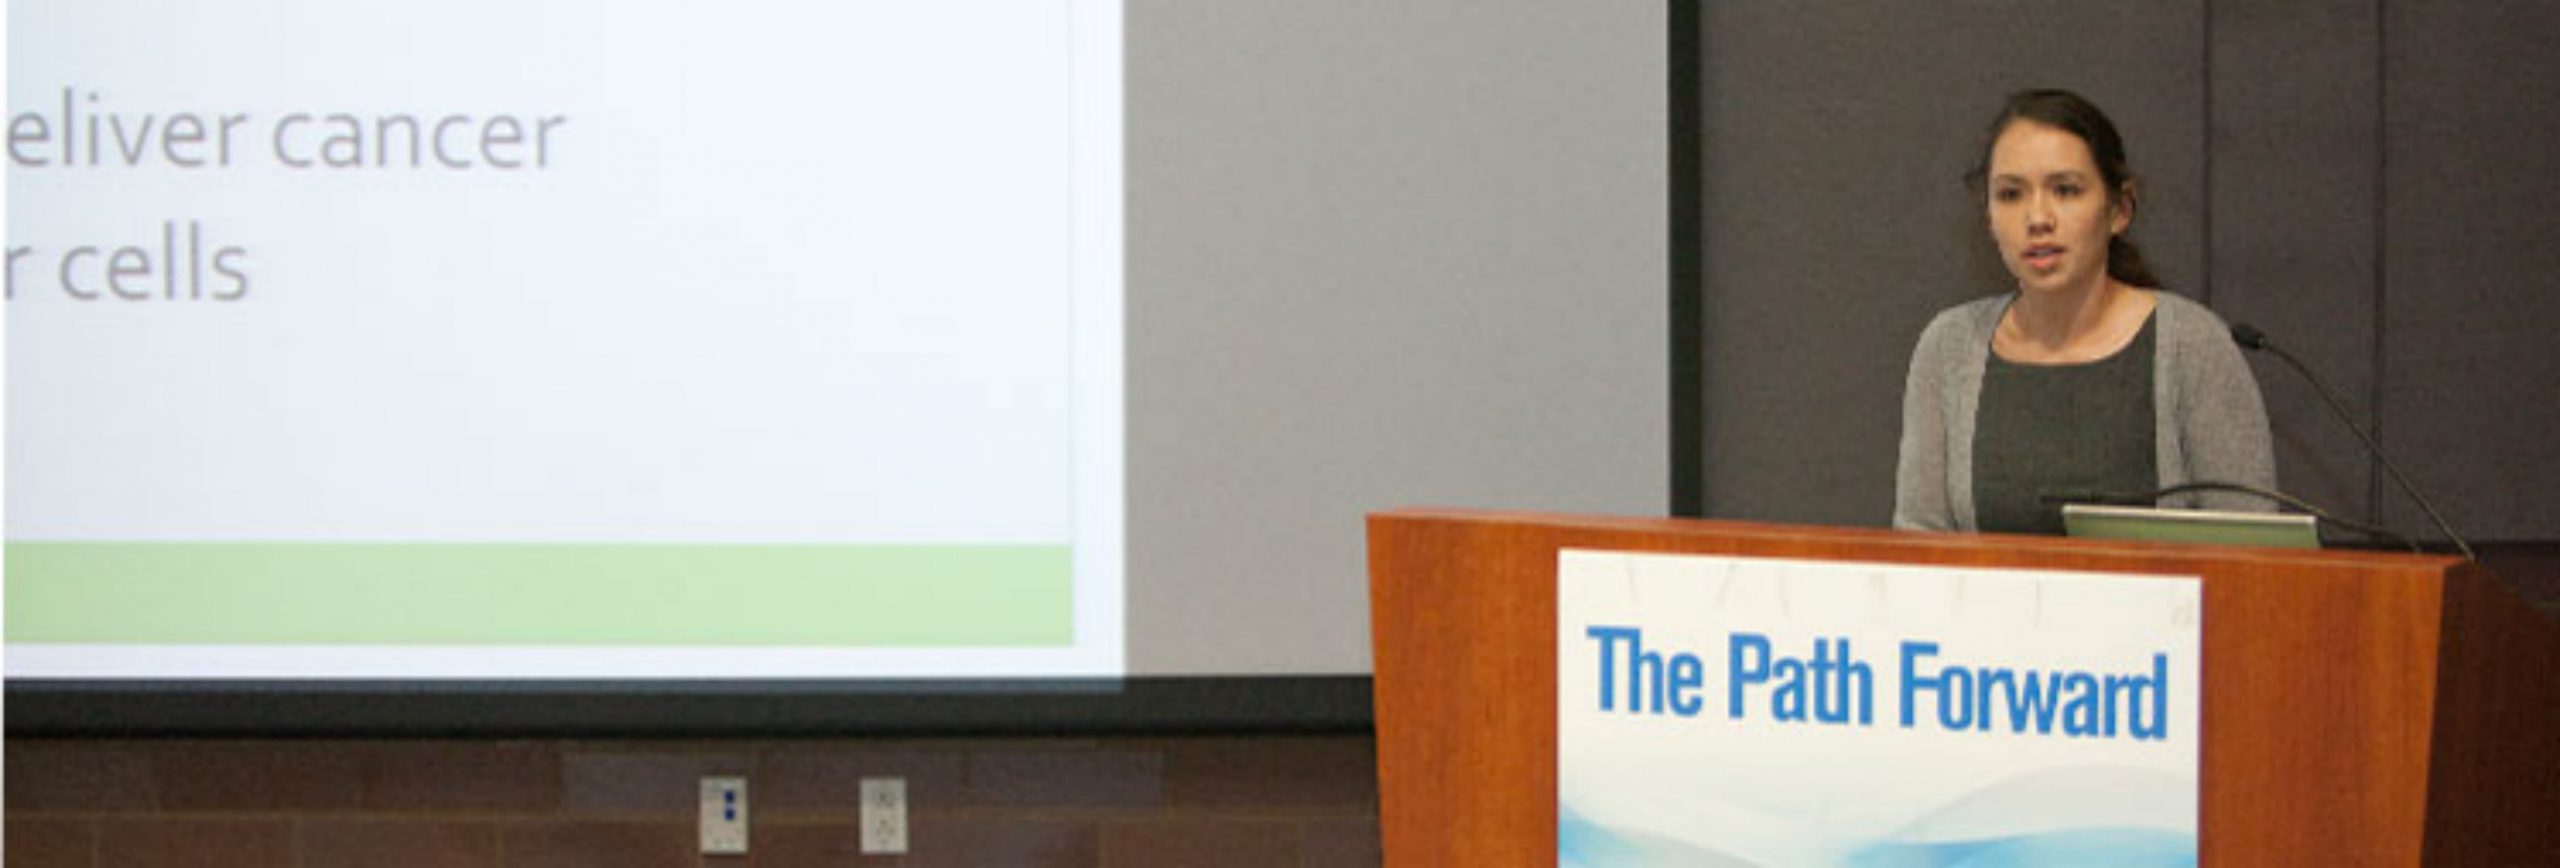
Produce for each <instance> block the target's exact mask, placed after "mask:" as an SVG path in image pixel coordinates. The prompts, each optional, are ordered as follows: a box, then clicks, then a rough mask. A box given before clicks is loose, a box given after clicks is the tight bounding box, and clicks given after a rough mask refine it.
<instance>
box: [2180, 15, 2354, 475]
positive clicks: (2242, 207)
mask: <svg viewBox="0 0 2560 868" xmlns="http://www.w3.org/2000/svg"><path fill="white" fill-rule="evenodd" d="M2212 12H2213V20H2212V33H2213V66H2212V71H2213V72H2212V74H2213V102H2212V109H2213V118H2212V121H2213V123H2212V136H2213V138H2212V143H2213V147H2212V151H2211V161H2212V175H2213V195H2212V199H2211V203H2210V204H2211V206H2212V210H2211V211H2210V212H2209V218H2210V221H2211V223H2212V227H2213V230H2212V231H2213V235H2212V239H2211V240H2212V244H2211V249H2212V253H2211V255H2212V260H2213V261H2212V270H2211V272H2210V278H2211V280H2212V282H2213V300H2214V305H2215V307H2216V308H2218V309H2219V310H2220V311H2221V312H2222V314H2223V315H2224V316H2225V317H2226V318H2229V319H2231V320H2232V321H2234V322H2247V323H2250V324H2253V325H2256V326H2258V327H2260V328H2262V329H2265V330H2266V331H2267V333H2268V334H2269V335H2271V336H2272V337H2274V338H2275V339H2276V340H2277V341H2278V342H2279V343H2280V344H2281V345H2283V346H2284V347H2286V348H2287V349H2288V350H2290V351H2291V352H2292V353H2293V354H2294V355H2295V356H2298V357H2300V358H2301V359H2302V361H2303V363H2304V364H2305V365H2307V366H2309V367H2310V368H2311V369H2312V370H2313V371H2315V372H2317V373H2318V374H2319V375H2320V378H2321V379H2322V380H2323V381H2325V382H2327V383H2328V384H2329V386H2330V388H2332V389H2334V390H2336V391H2337V392H2338V393H2339V398H2340V400H2341V402H2342V403H2344V404H2345V405H2346V408H2347V410H2348V412H2349V413H2351V414H2353V415H2354V416H2355V417H2356V418H2358V419H2367V418H2370V417H2371V412H2372V401H2371V400H2370V398H2371V396H2372V388H2373V382H2374V381H2373V374H2374V369H2375V357H2374V353H2375V352H2376V349H2377V340H2376V336H2375V331H2374V329H2375V326H2376V322H2375V304H2376V292H2377V290H2376V283H2375V281H2376V275H2377V273H2376V271H2375V268H2376V263H2377V258H2378V257H2377V248H2376V246H2375V244H2376V239H2377V238H2378V224H2379V216H2380V215H2379V212H2378V211H2377V208H2379V206H2380V202H2379V198H2378V197H2379V195H2380V188H2381V183H2380V179H2381V176H2380V169H2381V155H2380V153H2379V150H2378V148H2377V145H2378V143H2379V142H2380V138H2379V136H2380V126H2379V124H2380V123H2381V118H2380V110H2379V109H2380V103H2379V100H2378V99H2377V98H2376V94H2377V91H2376V87H2377V80H2376V75H2377V74H2378V72H2379V71H2378V70H2377V69H2376V67H2375V64H2374V58H2375V57H2376V54H2375V52H2376V50H2377V48H2378V43H2379V39H2380V26H2381V19H2380V17H2379V15H2378V14H2377V9H2376V8H2375V4H2374V3H2372V2H2334V0H2292V2H2260V3H2220V4H2215V5H2214V6H2213V7H2212ZM2251 363H2252V365H2254V366H2255V367H2256V369H2257V372H2258V383H2259V386H2260V387H2261V390H2262V391H2263V392H2264V393H2265V395H2266V399H2267V413H2268V416H2269V417H2270V418H2271V420H2272V422H2273V426H2274V429H2275V436H2276V467H2277V469H2278V470H2277V472H2278V475H2279V477H2280V479H2279V483H2280V484H2281V485H2282V486H2283V487H2284V489H2285V490H2286V491H2287V492H2289V493H2292V494H2294V495H2296V496H2299V497H2302V498H2305V499H2307V500H2310V501H2311V502H2313V503H2317V504H2321V505H2323V506H2326V507H2328V508H2330V509H2331V510H2333V511H2336V512H2337V513H2338V514H2340V515H2343V516H2348V517H2354V518H2359V519H2362V518H2370V517H2372V512H2371V501H2372V497H2371V482H2372V463H2371V462H2370V461H2369V460H2367V459H2366V457H2365V454H2364V446H2363V444H2362V442H2361V441H2360V440H2359V439H2358V438H2357V437H2356V436H2355V434H2354V432H2352V431H2351V430H2349V429H2348V428H2346V427H2345V426H2344V425H2342V424H2340V423H2339V421H2338V420H2337V419H2336V418H2335V415H2334V414H2332V413H2331V412H2330V411H2329V409H2328V407H2327V405H2326V403H2325V402H2323V401H2322V399H2321V397H2320V394H2319V392H2318V391H2317V390H2316V389H2315V388H2314V387H2313V386H2311V385H2310V384H2309V383H2308V382H2306V381H2304V380H2303V378H2302V377H2301V376H2300V375H2299V374H2296V373H2295V372H2293V371H2291V370H2289V369H2287V368H2286V367H2285V365H2284V364H2283V363H2282V362H2281V361H2279V360H2277V359H2275V358H2273V357H2270V356H2266V355H2263V354H2258V355H2253V356H2252V357H2251Z"/></svg>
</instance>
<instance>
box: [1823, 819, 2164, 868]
mask: <svg viewBox="0 0 2560 868" xmlns="http://www.w3.org/2000/svg"><path fill="white" fill-rule="evenodd" d="M1842 864H1844V865H1848V866H1853V868H1920V866H1930V868H2012V866H2039V865H2093V866H2117V868H2171V866H2181V868H2184V866H2193V865H2195V864H2196V848H2195V837H2194V836H2192V835H2188V834H2185V833H2183V832H2171V831H2167V830H2162V829H2103V828H2101V829H2057V830H2054V831H2050V832H2041V833H2037V834H2033V835H2020V836H2016V837H2009V838H1991V839H1986V840H1980V841H1937V842H1931V843H1925V844H1894V843H1885V844H1876V845H1873V846H1870V847H1867V848H1866V849H1863V850H1860V851H1858V852H1857V853H1854V854H1852V855H1850V857H1849V858H1848V859H1847V860H1845V861H1844V862H1843V863H1842Z"/></svg>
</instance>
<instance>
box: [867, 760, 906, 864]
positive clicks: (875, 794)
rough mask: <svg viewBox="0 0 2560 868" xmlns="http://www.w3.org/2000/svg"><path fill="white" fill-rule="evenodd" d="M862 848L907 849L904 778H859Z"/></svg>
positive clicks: (868, 849)
mask: <svg viewBox="0 0 2560 868" xmlns="http://www.w3.org/2000/svg"><path fill="white" fill-rule="evenodd" d="M862 852H863V853H866V854H872V853H904V852H907V779H906V778H863V779H862Z"/></svg>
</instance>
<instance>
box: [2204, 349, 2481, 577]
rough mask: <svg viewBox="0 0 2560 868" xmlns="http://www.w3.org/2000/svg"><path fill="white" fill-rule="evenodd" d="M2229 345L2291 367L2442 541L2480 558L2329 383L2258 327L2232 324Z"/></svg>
mask: <svg viewBox="0 0 2560 868" xmlns="http://www.w3.org/2000/svg"><path fill="white" fill-rule="evenodd" d="M2231 342H2232V343H2235V344H2239V345H2240V346H2241V347H2242V348H2244V349H2250V350H2261V351H2265V352H2268V353H2272V354H2274V355H2275V357H2276V358H2279V359H2283V360H2284V363H2285V364H2286V365H2287V366H2289V367H2291V368H2293V371H2294V373H2297V374H2301V375H2302V379H2303V380H2304V381H2306V382H2309V383H2310V384H2311V388H2312V390H2313V391H2316V392H2319V393H2320V400H2322V401H2326V402H2328V404H2329V412H2331V413H2334V414H2337V417H2338V421H2340V422H2343V423H2346V426H2347V430H2349V431H2353V432H2355V433H2356V437H2357V438H2358V439H2360V440H2363V441H2364V449H2365V452H2366V454H2369V455H2372V456H2373V458H2374V460H2375V461H2378V462H2380V463H2381V464H2382V469H2383V470H2386V471H2389V472H2390V473H2391V481H2392V482H2395V483H2399V485H2400V490H2401V491H2403V492H2407V493H2408V495H2409V499H2410V500H2414V501H2417V502H2418V508H2419V509H2422V510H2426V513H2427V520H2429V521H2432V522H2435V524H2436V530H2439V531H2443V532H2444V536H2445V538H2446V539H2449V540H2452V541H2453V546H2454V548H2458V549H2461V550H2462V556H2463V557H2464V558H2466V559H2469V560H2475V561H2476V560H2479V559H2480V558H2479V556H2478V555H2474V554H2472V553H2471V544H2470V543H2467V542H2463V541H2462V535H2461V534H2458V533H2454V532H2453V525H2451V524H2448V523H2446V522H2445V520H2444V514H2443V513H2439V512H2437V511H2436V505H2435V503H2434V502H2432V501H2429V500H2427V496H2426V495H2423V494H2419V493H2418V486H2417V485H2415V484H2412V483H2411V482H2410V481H2409V477H2408V476H2407V475H2405V474H2402V473H2401V472H2400V466H2399V465H2397V464H2393V463H2391V456H2390V455H2388V454H2385V453H2384V452H2383V451H2382V445H2381V444H2379V443H2375V442H2373V434H2372V433H2371V432H2368V431H2366V430H2365V428H2364V426H2363V425H2359V424H2356V419H2355V417H2354V416H2353V415H2350V414H2349V413H2348V412H2347V407H2346V405H2345V404H2342V403H2339V401H2338V395H2337V393H2335V392H2331V391H2329V386H2328V384H2326V383H2322V382H2320V378H2319V377H2318V376H2315V375H2313V374H2312V373H2311V367H2310V366H2308V365H2305V364H2303V363H2302V360H2301V359H2297V358H2294V357H2293V354H2292V353H2288V352H2285V350H2284V348H2283V347H2280V346H2277V345H2276V342H2275V341H2274V340H2271V339H2269V338H2268V337H2267V333H2266V332H2263V331H2259V330H2258V327H2257V326H2253V325H2250V324H2248V323H2232V324H2231Z"/></svg>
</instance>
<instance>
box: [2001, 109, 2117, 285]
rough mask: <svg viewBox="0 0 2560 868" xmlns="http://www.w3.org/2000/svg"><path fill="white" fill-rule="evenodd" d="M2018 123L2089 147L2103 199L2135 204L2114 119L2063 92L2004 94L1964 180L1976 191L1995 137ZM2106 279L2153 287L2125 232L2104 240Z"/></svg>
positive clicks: (2111, 201)
mask: <svg viewBox="0 0 2560 868" xmlns="http://www.w3.org/2000/svg"><path fill="white" fill-rule="evenodd" d="M2019 121H2033V122H2035V123H2039V124H2043V125H2045V126H2048V127H2052V128H2054V129H2058V130H2061V131H2063V132H2066V133H2070V134H2072V135H2074V136H2078V137H2080V141H2082V142H2085V143H2087V144H2088V146H2089V156H2090V157H2091V158H2093V159H2095V160H2096V161H2097V163H2098V175H2099V178H2100V179H2101V180H2103V181H2105V182H2106V185H2107V201H2108V202H2110V203H2116V204H2122V205H2124V206H2125V207H2127V208H2131V207H2132V206H2133V203H2134V200H2135V194H2134V191H2135V189H2136V188H2135V183H2134V175H2133V164H2132V163H2129V162H2127V161H2126V160H2125V156H2124V137H2123V136H2120V135H2117V134H2116V125H2115V122H2114V121H2110V120H2107V113H2106V112H2102V111H2099V110H2098V106H2097V104H2095V103H2092V102H2090V101H2088V100H2087V99H2085V98H2083V97H2081V96H2080V95H2079V94H2076V93H2072V92H2070V91H2067V90H2022V91H2019V92H2017V93H2013V94H2010V95H2009V99H2008V101H2006V102H2004V103H2002V104H2001V106H2000V115H1999V116H1998V117H1996V118H1993V119H1992V121H1991V129H1990V132H1989V133H1988V134H1987V135H1985V136H1984V138H1983V142H1982V161H1981V162H1979V163H1976V164H1974V167H1973V171H1972V172H1969V173H1966V175H1965V180H1966V181H1967V182H1968V183H1969V184H1970V185H1971V186H1972V187H1973V189H1974V191H1975V192H1976V193H1982V192H1984V188H1983V183H1984V181H1985V180H1986V179H1988V178H1989V177H1990V175H1991V146H1992V145H1993V144H1995V143H1997V142H1999V141H2000V134H2001V133H2002V132H2004V131H2006V130H2008V129H2009V125H2010V124H2013V123H2017V122H2019ZM2107 276H2108V277H2112V278H2115V279H2116V280H2118V281H2121V282H2124V283H2127V284H2131V285H2134V286H2142V287H2154V288H2156V287H2158V286H2159V285H2160V278H2159V277H2157V276H2154V275H2153V274H2152V273H2151V266H2150V265H2149V264H2147V263H2145V262H2143V261H2142V251H2141V250H2140V249H2139V248H2136V247H2134V246H2133V241H2132V240H2131V239H2128V238H2126V237H2125V235H2124V233H2121V232H2119V233H2116V235H2115V236H2114V237H2113V238H2110V239H2108V241H2107Z"/></svg>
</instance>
